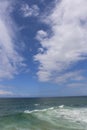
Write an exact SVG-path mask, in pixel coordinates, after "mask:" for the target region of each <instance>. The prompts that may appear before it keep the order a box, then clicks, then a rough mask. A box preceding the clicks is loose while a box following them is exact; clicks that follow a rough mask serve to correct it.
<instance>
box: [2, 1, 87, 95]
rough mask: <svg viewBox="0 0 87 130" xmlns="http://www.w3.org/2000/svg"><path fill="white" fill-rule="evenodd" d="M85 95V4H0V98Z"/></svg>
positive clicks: (86, 89) (73, 2) (82, 2)
mask: <svg viewBox="0 0 87 130" xmlns="http://www.w3.org/2000/svg"><path fill="white" fill-rule="evenodd" d="M80 95H87V1H86V0H19V1H17V0H3V1H0V97H49V96H80Z"/></svg>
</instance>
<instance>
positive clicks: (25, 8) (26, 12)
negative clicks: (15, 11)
mask: <svg viewBox="0 0 87 130" xmlns="http://www.w3.org/2000/svg"><path fill="white" fill-rule="evenodd" d="M21 11H22V13H23V16H24V17H31V16H34V17H35V16H38V15H39V8H38V6H37V5H32V6H29V5H28V4H23V5H22V7H21Z"/></svg>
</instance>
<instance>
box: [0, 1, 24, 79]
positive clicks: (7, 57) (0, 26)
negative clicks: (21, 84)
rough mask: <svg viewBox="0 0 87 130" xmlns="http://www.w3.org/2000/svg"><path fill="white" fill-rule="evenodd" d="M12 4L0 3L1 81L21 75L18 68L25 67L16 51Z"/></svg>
mask: <svg viewBox="0 0 87 130" xmlns="http://www.w3.org/2000/svg"><path fill="white" fill-rule="evenodd" d="M10 7H12V2H11V1H10V0H9V1H8V0H4V1H0V80H1V79H3V78H12V77H13V76H14V74H17V73H19V72H18V67H19V66H23V63H22V62H23V58H22V57H21V56H20V55H19V54H18V52H17V51H16V48H17V47H16V45H15V39H16V34H17V30H16V28H17V27H16V25H15V23H14V22H13V20H12V18H11V15H10V11H11V8H10Z"/></svg>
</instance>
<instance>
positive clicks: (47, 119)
mask: <svg viewBox="0 0 87 130" xmlns="http://www.w3.org/2000/svg"><path fill="white" fill-rule="evenodd" d="M0 130H87V97H71V98H70V97H68V98H33V99H30V98H29V99H28V98H21V99H19V98H15V99H0Z"/></svg>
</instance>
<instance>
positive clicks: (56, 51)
mask: <svg viewBox="0 0 87 130" xmlns="http://www.w3.org/2000/svg"><path fill="white" fill-rule="evenodd" d="M86 6H87V1H86V0H62V1H60V2H58V1H56V2H55V7H54V9H52V10H51V11H50V13H47V14H46V15H45V16H44V18H42V22H44V23H46V24H48V25H49V26H50V27H51V31H52V36H50V37H48V35H49V34H48V35H47V36H46V35H45V37H44V34H46V33H47V32H45V31H44V30H39V31H38V32H37V36H36V37H37V39H38V40H39V41H40V44H41V46H42V49H43V48H45V51H44V52H43V53H42V52H40V51H39V52H38V54H37V55H35V57H34V60H35V61H38V62H39V63H40V65H39V69H38V72H37V75H38V77H39V80H40V81H58V82H60V80H61V82H62V81H64V79H66V80H68V79H69V78H71V77H72V78H74V76H73V75H74V74H70V73H72V71H71V72H69V73H68V72H67V73H68V74H66V72H65V74H64V73H63V72H64V71H65V70H67V69H68V68H70V66H72V64H73V63H76V62H78V61H79V60H84V59H85V58H86V55H87V7H86ZM40 32H44V33H40ZM84 55H85V56H84ZM77 74H78V72H77ZM63 75H64V76H63ZM80 75H81V73H80ZM77 77H78V79H79V78H82V77H81V76H79V75H78V76H77Z"/></svg>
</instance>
